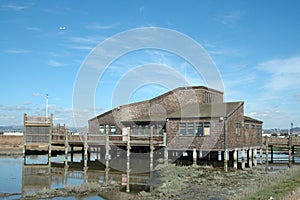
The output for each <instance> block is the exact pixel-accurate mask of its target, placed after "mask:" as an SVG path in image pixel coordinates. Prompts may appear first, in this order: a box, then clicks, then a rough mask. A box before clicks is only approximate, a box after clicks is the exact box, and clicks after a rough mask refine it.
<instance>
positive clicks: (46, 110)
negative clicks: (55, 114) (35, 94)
mask: <svg viewBox="0 0 300 200" xmlns="http://www.w3.org/2000/svg"><path fill="white" fill-rule="evenodd" d="M46 117H48V94H46Z"/></svg>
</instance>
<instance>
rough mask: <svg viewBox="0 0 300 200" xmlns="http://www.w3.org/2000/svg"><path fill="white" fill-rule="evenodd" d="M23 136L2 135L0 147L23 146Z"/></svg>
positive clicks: (0, 136)
mask: <svg viewBox="0 0 300 200" xmlns="http://www.w3.org/2000/svg"><path fill="white" fill-rule="evenodd" d="M22 145H23V136H11V135H0V147H1V146H11V147H16V146H22Z"/></svg>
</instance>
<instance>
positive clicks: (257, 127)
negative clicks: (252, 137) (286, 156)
mask: <svg viewBox="0 0 300 200" xmlns="http://www.w3.org/2000/svg"><path fill="white" fill-rule="evenodd" d="M261 132H262V127H261V126H259V125H257V126H256V134H257V135H259V134H261Z"/></svg>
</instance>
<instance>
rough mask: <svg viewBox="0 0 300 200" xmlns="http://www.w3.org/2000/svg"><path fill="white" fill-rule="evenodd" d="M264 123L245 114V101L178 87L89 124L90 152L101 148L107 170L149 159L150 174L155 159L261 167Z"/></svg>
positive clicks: (205, 89)
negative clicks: (258, 161) (228, 100)
mask: <svg viewBox="0 0 300 200" xmlns="http://www.w3.org/2000/svg"><path fill="white" fill-rule="evenodd" d="M262 124H263V122H262V121H260V120H257V119H253V118H250V117H247V116H245V115H244V102H224V101H223V92H220V91H217V90H214V89H211V88H208V87H204V86H192V87H180V88H177V89H174V90H172V91H169V92H167V93H165V94H162V95H160V96H157V97H155V98H153V99H150V100H146V101H142V102H137V103H132V104H127V105H122V106H118V107H116V108H114V109H112V110H110V111H107V112H105V113H103V114H101V115H98V116H96V117H94V118H92V119H90V120H89V130H88V134H87V140H86V141H87V144H88V146H89V147H90V148H91V149H95V148H97V149H98V150H97V151H99V154H100V156H99V159H100V160H101V159H102V160H103V162H104V163H105V165H106V167H107V170H109V169H110V167H112V168H116V169H121V168H122V169H124V166H123V167H122V166H121V165H120V163H119V162H118V160H120V159H121V158H126V160H127V165H126V171H127V172H129V171H131V170H132V169H133V168H136V167H137V165H139V164H140V163H145V162H147V161H141V160H143V159H144V160H146V159H145V158H147V159H148V161H149V168H147V170H150V171H151V170H153V169H154V168H155V167H156V166H157V165H156V164H157V162H156V161H157V160H160V161H162V162H163V163H164V164H167V163H170V162H177V163H178V162H182V163H191V164H215V163H219V164H220V163H221V165H222V166H223V167H224V170H225V171H227V170H228V167H232V168H238V166H240V167H241V168H243V169H244V168H245V167H250V168H251V167H252V166H254V165H256V164H257V156H256V155H257V151H258V150H260V151H261V150H262ZM239 155H240V158H239ZM260 155H262V153H261V154H260ZM129 158H130V160H131V161H128V160H129ZM132 159H136V160H137V161H136V162H133V161H132ZM238 160H240V162H239V163H240V164H239V165H238ZM139 162H140V163H139ZM155 163H156V164H155ZM144 170H145V169H144Z"/></svg>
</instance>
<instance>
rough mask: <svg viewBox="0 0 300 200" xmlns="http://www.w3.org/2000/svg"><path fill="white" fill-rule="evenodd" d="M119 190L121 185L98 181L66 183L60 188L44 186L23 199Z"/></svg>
mask: <svg viewBox="0 0 300 200" xmlns="http://www.w3.org/2000/svg"><path fill="white" fill-rule="evenodd" d="M113 190H117V191H118V190H119V185H117V184H110V185H107V186H104V185H101V184H99V183H97V182H89V183H83V184H81V185H75V186H71V185H66V186H65V187H64V188H60V189H55V188H52V189H47V188H44V189H42V190H40V191H38V192H36V193H28V194H26V195H25V196H24V197H23V198H22V199H45V198H53V197H58V196H59V197H67V196H83V195H87V194H91V193H95V194H97V193H100V192H109V191H113Z"/></svg>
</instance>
